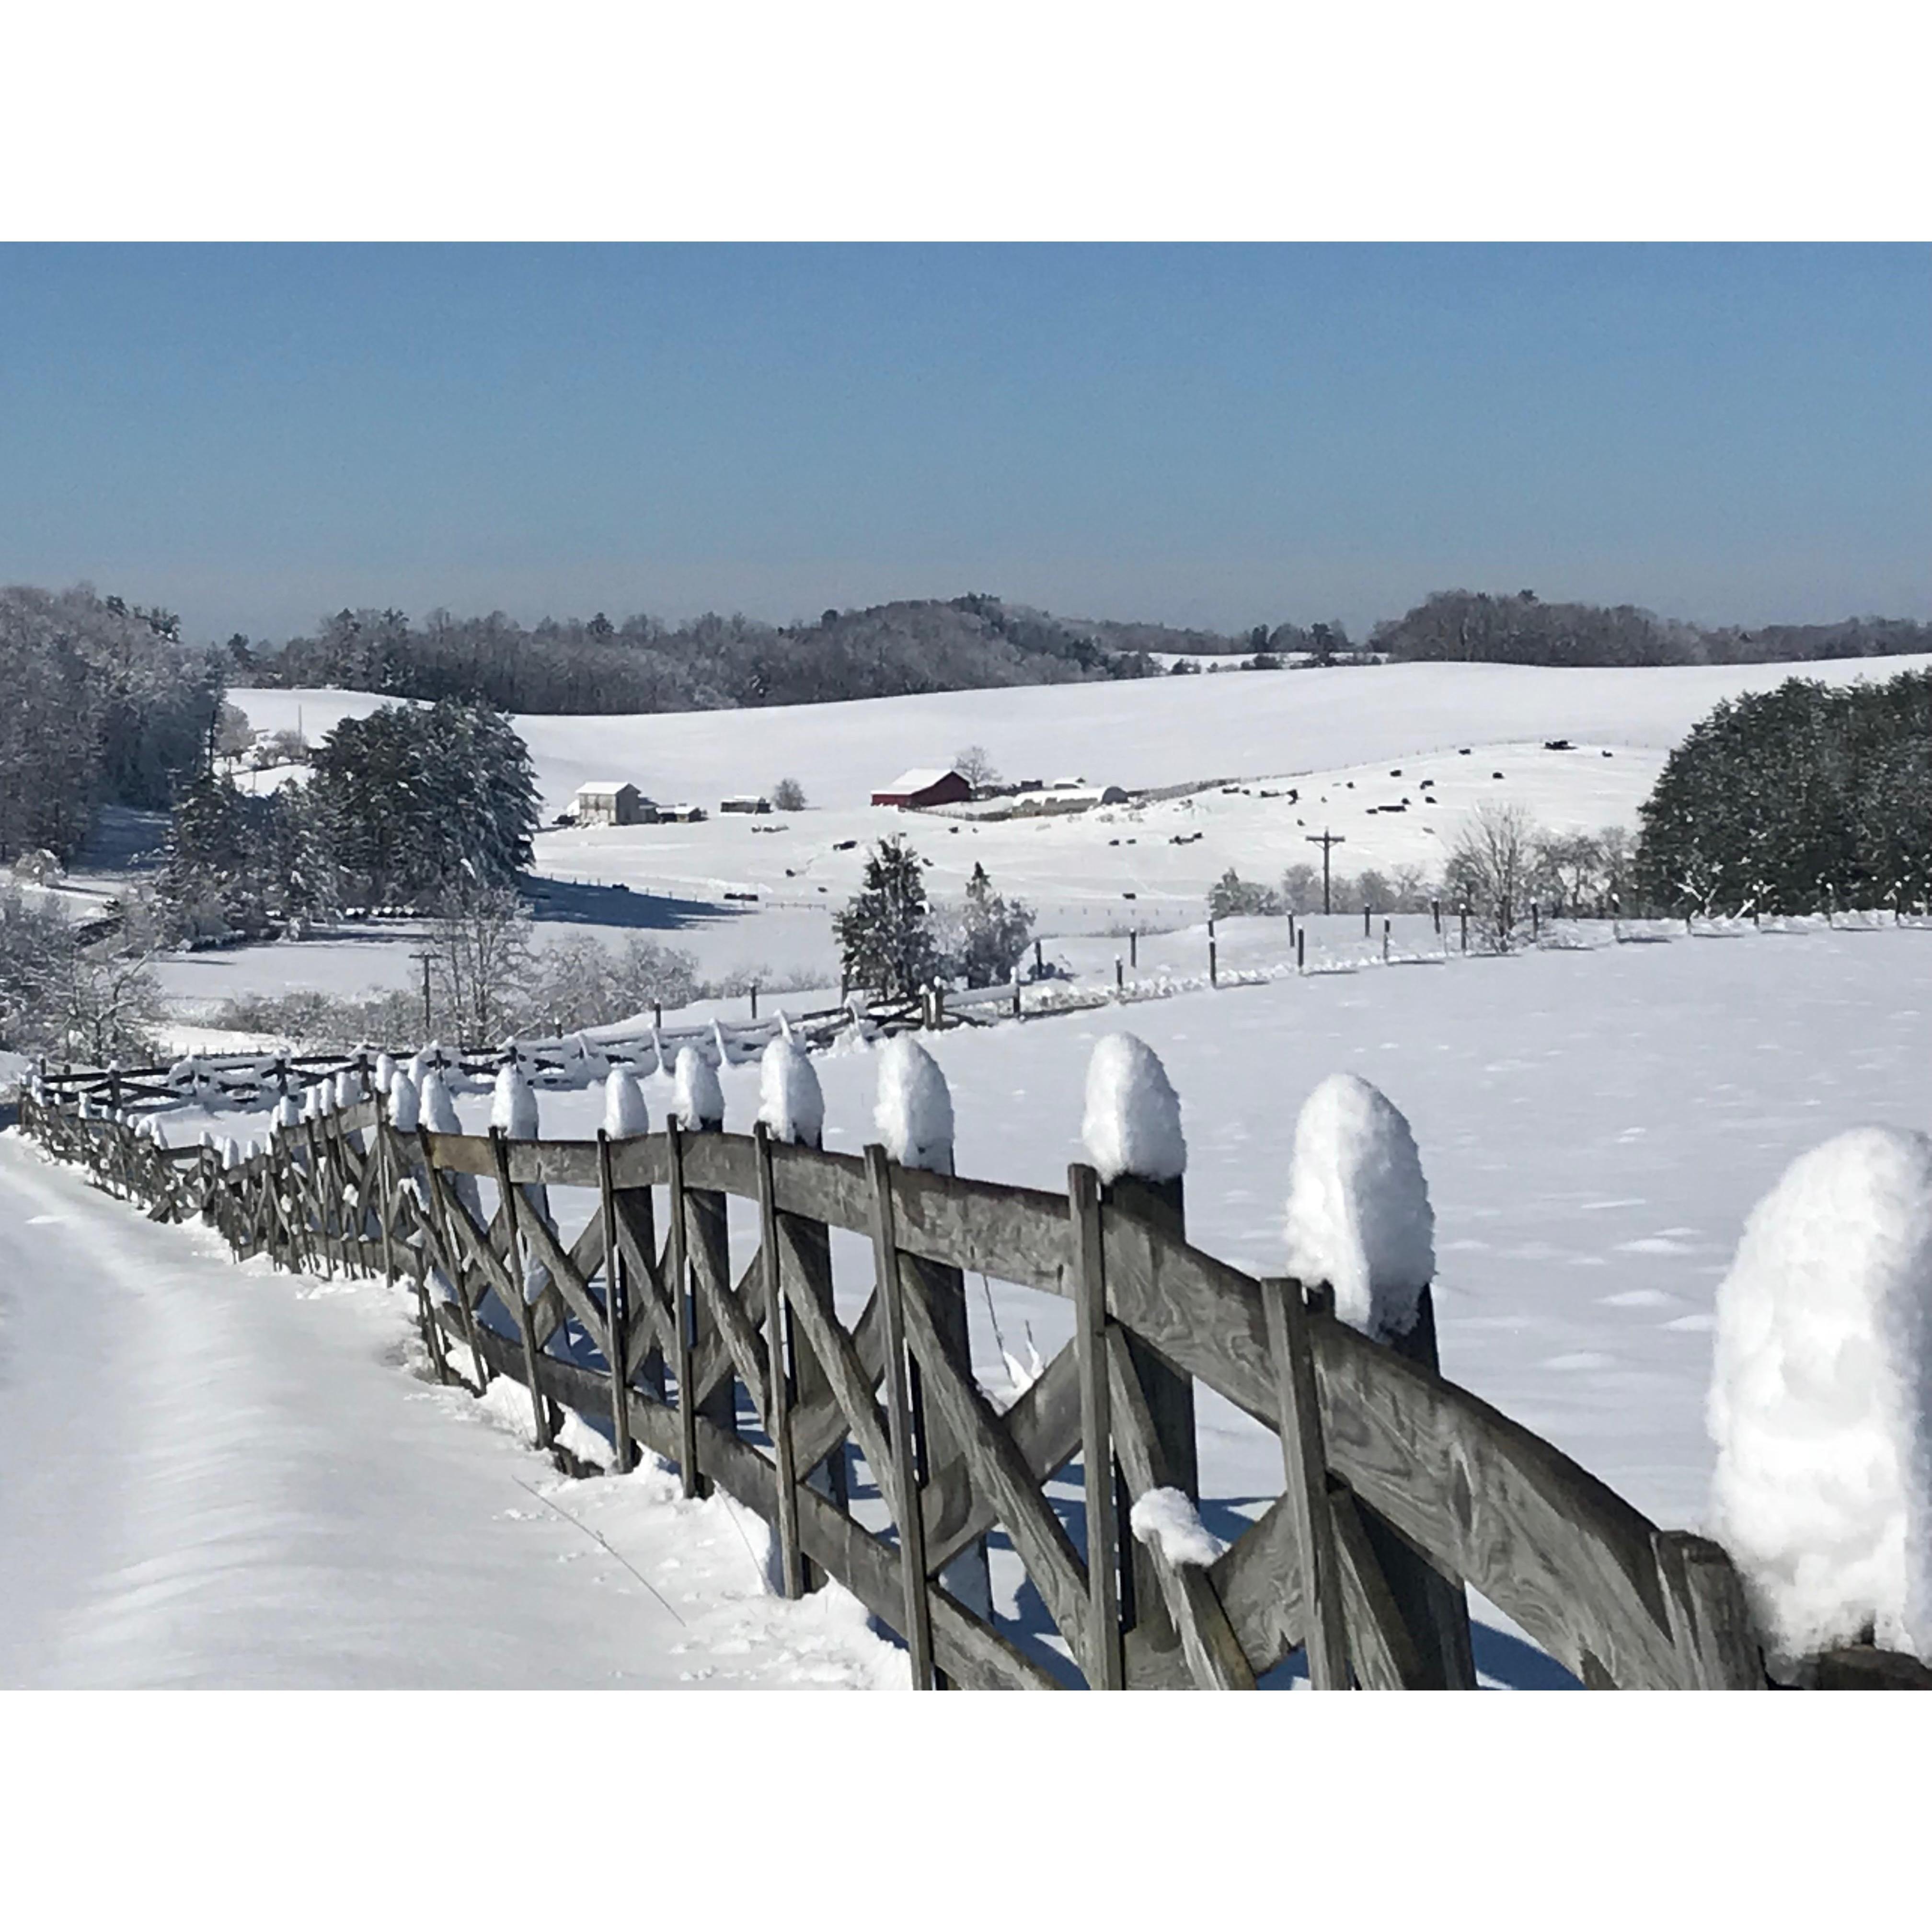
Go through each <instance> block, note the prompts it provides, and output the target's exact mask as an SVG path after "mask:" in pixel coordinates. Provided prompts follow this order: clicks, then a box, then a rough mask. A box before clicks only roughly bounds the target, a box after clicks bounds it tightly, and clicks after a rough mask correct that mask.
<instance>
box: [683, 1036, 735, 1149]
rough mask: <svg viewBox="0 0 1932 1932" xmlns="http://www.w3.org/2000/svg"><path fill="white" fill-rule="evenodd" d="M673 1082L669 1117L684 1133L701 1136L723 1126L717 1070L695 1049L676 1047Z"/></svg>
mask: <svg viewBox="0 0 1932 1932" xmlns="http://www.w3.org/2000/svg"><path fill="white" fill-rule="evenodd" d="M672 1082H673V1084H672V1092H671V1103H670V1110H671V1115H672V1117H673V1118H674V1119H675V1120H676V1122H677V1124H678V1125H679V1127H682V1128H683V1129H684V1130H685V1133H693V1134H694V1133H703V1131H704V1130H705V1129H706V1128H707V1127H722V1126H723V1125H724V1088H721V1086H719V1085H718V1070H717V1069H716V1068H715V1067H713V1066H712V1064H711V1063H710V1061H708V1060H706V1058H705V1057H704V1056H703V1054H701V1053H700V1052H698V1050H697V1048H696V1047H694V1046H681V1047H679V1049H678V1050H677V1070H676V1073H675V1074H674V1075H673V1076H672Z"/></svg>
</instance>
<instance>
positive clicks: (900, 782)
mask: <svg viewBox="0 0 1932 1932" xmlns="http://www.w3.org/2000/svg"><path fill="white" fill-rule="evenodd" d="M972 796H973V787H971V785H970V784H968V783H967V782H966V781H965V779H964V778H962V777H961V776H960V775H959V773H958V772H955V771H944V770H936V769H935V770H929V769H924V768H922V767H917V766H916V767H915V768H914V769H913V770H911V771H909V772H900V774H899V775H898V777H897V778H895V779H893V781H892V783H891V784H889V785H886V786H885V787H883V788H882V789H880V790H877V791H875V792H874V793H873V794H872V802H873V803H874V805H964V804H965V803H966V802H967V801H968V799H971V797H972Z"/></svg>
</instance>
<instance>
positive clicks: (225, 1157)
mask: <svg viewBox="0 0 1932 1932" xmlns="http://www.w3.org/2000/svg"><path fill="white" fill-rule="evenodd" d="M221 1165H222V1166H223V1168H224V1169H226V1168H231V1167H239V1166H241V1165H242V1148H241V1144H240V1142H238V1141H236V1139H234V1138H233V1136H229V1137H227V1138H226V1139H223V1142H222V1143H221Z"/></svg>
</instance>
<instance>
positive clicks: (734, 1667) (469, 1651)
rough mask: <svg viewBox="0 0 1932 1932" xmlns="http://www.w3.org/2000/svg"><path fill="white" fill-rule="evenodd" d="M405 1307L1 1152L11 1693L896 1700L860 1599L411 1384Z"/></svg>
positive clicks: (890, 1672) (676, 1502)
mask: <svg viewBox="0 0 1932 1932" xmlns="http://www.w3.org/2000/svg"><path fill="white" fill-rule="evenodd" d="M410 1307H411V1304H410V1302H409V1301H408V1300H407V1298H406V1297H404V1295H400V1294H398V1293H396V1292H393V1291H392V1290H390V1289H388V1288H387V1287H386V1286H384V1285H383V1284H382V1283H379V1282H356V1283H349V1284H344V1283H323V1282H320V1281H315V1280H307V1279H305V1278H302V1277H290V1276H288V1275H285V1274H275V1273H274V1272H273V1271H272V1270H270V1269H269V1267H268V1265H266V1262H257V1263H252V1264H250V1265H246V1266H243V1267H237V1266H236V1265H235V1264H234V1263H233V1262H232V1261H230V1260H229V1258H228V1255H227V1252H226V1249H225V1248H223V1247H222V1246H221V1245H220V1244H219V1242H218V1241H217V1239H216V1238H215V1237H214V1235H213V1234H212V1233H211V1232H207V1231H205V1230H202V1229H179V1228H169V1227H161V1226H155V1225H154V1224H152V1223H149V1222H148V1221H147V1220H145V1219H144V1218H143V1217H142V1215H141V1214H140V1213H139V1211H138V1210H137V1209H136V1208H132V1207H130V1206H127V1205H124V1204H122V1203H119V1202H114V1201H112V1200H110V1199H108V1198H107V1196H104V1195H102V1194H101V1193H98V1192H96V1191H95V1190H93V1189H92V1188H91V1187H89V1186H88V1185H86V1183H85V1182H83V1181H82V1180H81V1179H80V1177H79V1176H78V1175H76V1174H74V1173H73V1172H69V1171H68V1170H65V1169H58V1168H55V1167H52V1166H49V1165H48V1164H47V1163H46V1162H44V1161H43V1160H42V1159H41V1158H40V1156H39V1154H37V1152H36V1151H35V1150H34V1148H32V1147H31V1145H28V1143H26V1142H24V1141H23V1139H21V1138H20V1136H19V1135H18V1134H17V1133H8V1134H5V1135H0V1440H4V1441H5V1443H6V1445H7V1469H6V1474H5V1480H4V1482H0V1604H4V1606H5V1615H4V1616H0V1686H4V1687H7V1688H23V1687H28V1686H47V1687H81V1686H115V1687H136V1686H148V1685H177V1686H216V1685H222V1686H251V1687H258V1688H295V1687H310V1686H314V1687H334V1688H411V1687H415V1688H458V1687H463V1688H568V1687H597V1686H610V1685H641V1686H644V1687H652V1686H670V1685H680V1684H689V1683H694V1682H698V1683H709V1684H712V1685H727V1684H733V1683H744V1684H772V1685H776V1684H782V1685H801V1684H812V1683H818V1684H823V1685H829V1686H841V1685H842V1686H851V1687H854V1688H860V1687H868V1686H872V1685H891V1684H894V1683H898V1682H903V1681H904V1664H903V1659H902V1657H901V1653H899V1652H897V1651H895V1650H894V1649H892V1648H890V1647H889V1646H887V1645H886V1644H885V1643H882V1642H881V1641H880V1640H879V1639H878V1638H877V1637H874V1635H872V1634H871V1632H870V1631H868V1628H867V1627H866V1623H865V1617H864V1614H863V1613H862V1611H861V1610H860V1609H859V1607H858V1605H857V1604H856V1603H855V1602H854V1601H853V1600H852V1599H851V1598H849V1597H847V1596H846V1595H844V1592H838V1591H833V1592H826V1593H823V1594H822V1595H820V1596H818V1597H815V1598H812V1599H811V1600H809V1601H807V1602H805V1603H803V1604H786V1603H784V1602H783V1601H781V1600H780V1599H778V1598H775V1597H773V1596H772V1595H771V1594H770V1593H769V1588H768V1586H767V1584H766V1577H765V1568H764V1566H765V1564H766V1561H767V1560H768V1559H767V1555H766V1550H767V1544H766V1533H765V1532H764V1530H763V1526H762V1525H760V1523H758V1522H757V1520H756V1519H755V1518H754V1517H749V1516H748V1515H747V1514H745V1513H744V1512H742V1511H739V1510H738V1509H736V1507H735V1505H731V1504H730V1503H729V1502H727V1501H726V1500H724V1499H712V1500H710V1501H707V1502H703V1503H697V1504H692V1503H687V1502H684V1501H683V1500H682V1498H681V1497H679V1496H678V1495H677V1493H676V1484H675V1483H674V1482H673V1481H671V1480H670V1479H669V1478H667V1477H666V1476H665V1475H664V1474H663V1472H661V1470H660V1469H658V1468H656V1467H655V1466H652V1465H649V1464H646V1466H645V1467H644V1468H643V1469H641V1470H640V1471H639V1472H637V1474H635V1475H632V1476H631V1477H629V1478H601V1479H595V1480H592V1481H587V1482H580V1483H571V1482H567V1481H564V1480H563V1479H562V1478H559V1476H558V1475H556V1472H555V1471H554V1469H553V1468H552V1467H551V1466H550V1463H548V1461H547V1460H546V1459H544V1458H541V1457H538V1456H537V1455H536V1454H535V1453H534V1451H532V1450H531V1449H530V1448H529V1447H528V1446H527V1445H526V1443H525V1442H522V1441H520V1440H519V1439H518V1437H517V1433H515V1432H516V1430H517V1427H518V1426H519V1425H520V1424H525V1425H526V1424H527V1421H528V1410H527V1407H526V1405H525V1400H524V1398H523V1396H522V1393H521V1391H513V1390H512V1389H511V1388H510V1387H509V1386H508V1385H503V1384H499V1385H496V1388H495V1389H494V1390H493V1391H492V1400H491V1401H490V1403H487V1404H484V1405H478V1403H475V1402H474V1401H473V1400H472V1399H471V1398H470V1397H469V1396H468V1395H466V1394H464V1393H463V1391H460V1390H454V1389H451V1390H445V1389H440V1388H437V1386H436V1385H435V1384H434V1383H433V1382H425V1381H424V1380H422V1379H420V1378H419V1376H415V1375H413V1374H411V1373H409V1368H410V1365H411V1364H413V1362H414V1361H415V1360H416V1356H417V1353H418V1344H417V1343H416V1338H415V1336H414V1333H413V1327H412V1324H411V1322H410ZM512 1397H514V1400H512V1399H511V1398H512ZM493 1422H494V1423H495V1424H496V1426H494V1427H493V1426H491V1425H492V1423H493ZM559 1511H566V1512H568V1515H569V1517H571V1518H574V1521H571V1520H565V1516H564V1515H563V1514H559ZM593 1531H594V1532H595V1535H593V1534H592V1532H593ZM599 1537H601V1538H604V1539H605V1540H606V1541H607V1544H608V1546H609V1548H608V1549H607V1548H606V1547H604V1546H603V1545H602V1544H600V1543H599V1541H598V1538H599ZM613 1552H615V1554H613ZM620 1559H621V1560H620Z"/></svg>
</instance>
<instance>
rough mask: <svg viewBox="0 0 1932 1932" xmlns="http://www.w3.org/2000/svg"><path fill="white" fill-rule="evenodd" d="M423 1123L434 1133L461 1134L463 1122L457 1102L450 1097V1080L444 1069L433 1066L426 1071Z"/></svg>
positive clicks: (423, 1084)
mask: <svg viewBox="0 0 1932 1932" xmlns="http://www.w3.org/2000/svg"><path fill="white" fill-rule="evenodd" d="M421 1091H422V1120H423V1125H424V1126H425V1127H428V1129H429V1130H430V1132H431V1133H433V1134H460V1133H462V1131H463V1123H462V1122H461V1121H460V1120H458V1118H457V1115H456V1103H455V1101H454V1100H452V1099H451V1098H450V1097H449V1082H448V1081H446V1079H444V1078H443V1069H442V1068H441V1067H434V1066H432V1067H429V1068H428V1070H426V1071H425V1073H424V1075H423V1077H422V1090H421Z"/></svg>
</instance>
